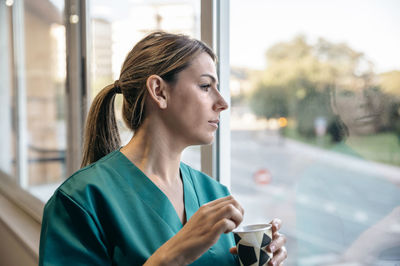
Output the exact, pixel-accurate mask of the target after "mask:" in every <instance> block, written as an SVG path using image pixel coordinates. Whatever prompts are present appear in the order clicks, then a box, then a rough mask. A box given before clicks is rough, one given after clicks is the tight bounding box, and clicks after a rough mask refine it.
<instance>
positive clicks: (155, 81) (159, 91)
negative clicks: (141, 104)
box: [146, 75, 167, 109]
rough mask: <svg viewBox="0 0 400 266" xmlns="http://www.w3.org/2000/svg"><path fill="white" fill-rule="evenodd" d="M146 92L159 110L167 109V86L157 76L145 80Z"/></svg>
mask: <svg viewBox="0 0 400 266" xmlns="http://www.w3.org/2000/svg"><path fill="white" fill-rule="evenodd" d="M146 87H147V91H148V93H149V95H150V97H151V99H152V100H153V102H154V103H155V104H156V105H157V106H158V107H159V108H161V109H165V108H167V91H166V89H167V84H166V83H165V81H164V80H163V79H162V78H161V77H160V76H158V75H151V76H150V77H148V78H147V80H146Z"/></svg>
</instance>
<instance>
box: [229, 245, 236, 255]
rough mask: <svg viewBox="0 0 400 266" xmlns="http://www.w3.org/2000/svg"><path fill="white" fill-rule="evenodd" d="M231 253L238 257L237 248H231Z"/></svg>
mask: <svg viewBox="0 0 400 266" xmlns="http://www.w3.org/2000/svg"><path fill="white" fill-rule="evenodd" d="M229 252H230V253H231V254H233V255H237V254H238V251H237V248H236V247H231V248H230V249H229Z"/></svg>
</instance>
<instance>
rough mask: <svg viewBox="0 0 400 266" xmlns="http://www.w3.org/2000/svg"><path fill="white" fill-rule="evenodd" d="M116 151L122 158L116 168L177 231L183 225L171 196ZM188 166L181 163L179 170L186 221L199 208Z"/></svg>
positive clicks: (147, 203)
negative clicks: (170, 198)
mask: <svg viewBox="0 0 400 266" xmlns="http://www.w3.org/2000/svg"><path fill="white" fill-rule="evenodd" d="M116 152H117V154H118V156H119V157H120V160H118V161H119V164H118V165H119V166H120V167H119V168H118V169H116V170H117V171H118V172H120V174H121V176H123V177H124V178H126V179H127V182H128V183H129V184H131V185H132V188H133V189H134V190H135V191H136V193H137V194H138V195H139V196H140V198H141V199H142V200H143V201H144V202H145V203H146V205H147V206H148V207H149V208H152V209H153V210H154V211H155V212H156V213H157V214H158V215H159V216H160V217H161V218H162V219H163V220H164V221H165V222H166V223H167V224H168V225H169V226H170V227H171V229H172V230H173V231H174V232H175V233H177V232H178V231H179V230H180V229H181V228H182V227H183V225H182V222H181V220H180V218H179V216H178V214H177V212H176V210H175V208H174V206H173V205H172V203H171V201H170V200H169V198H168V197H167V196H166V195H165V194H164V192H162V190H161V189H160V188H158V187H157V185H156V184H154V183H153V181H151V179H150V178H148V177H147V176H146V174H145V173H143V172H142V171H141V170H140V169H139V168H138V167H137V166H136V165H135V164H134V163H133V162H132V161H130V160H129V159H128V158H127V157H126V156H125V155H124V154H123V153H122V152H120V151H119V150H117V151H116ZM186 167H187V166H186V165H184V164H183V163H180V167H179V171H180V174H181V177H182V183H183V199H184V205H185V206H184V208H185V214H186V221H188V220H189V219H190V217H192V215H193V214H194V212H196V211H197V209H198V208H199V203H198V200H197V194H196V191H195V189H194V186H193V182H192V180H191V176H190V172H189V171H188V169H186Z"/></svg>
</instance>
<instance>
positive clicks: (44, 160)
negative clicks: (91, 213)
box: [0, 0, 66, 199]
mask: <svg viewBox="0 0 400 266" xmlns="http://www.w3.org/2000/svg"><path fill="white" fill-rule="evenodd" d="M3 2H4V1H3ZM3 2H2V6H1V10H2V16H1V17H2V20H3V21H2V22H4V23H1V28H2V35H1V41H2V49H3V51H4V54H5V56H4V57H3V56H2V58H1V60H0V61H1V67H2V70H4V71H3V72H2V73H4V75H2V88H1V93H2V96H4V97H1V101H2V104H1V108H2V111H1V114H2V116H4V117H3V118H4V120H3V119H2V120H1V123H2V128H3V129H5V130H4V132H3V133H2V138H1V139H2V145H3V146H2V147H4V149H3V152H1V154H2V155H1V156H2V159H1V164H2V170H4V172H6V173H7V174H9V175H11V176H15V177H17V178H18V182H19V184H20V185H21V186H22V187H24V188H29V191H30V192H32V193H33V194H35V195H36V196H38V197H43V198H44V199H47V197H48V196H47V194H46V193H45V192H43V186H45V187H47V185H49V184H53V185H54V186H56V185H57V184H59V182H60V181H61V180H62V179H63V178H64V177H65V156H64V154H65V149H66V142H65V136H66V127H65V108H66V106H65V61H66V60H65V28H64V25H63V19H62V14H63V5H62V4H61V5H56V4H55V3H53V2H51V1H44V0H42V1H37V2H35V3H32V2H31V1H17V2H15V3H14V2H13V1H5V5H4V3H3ZM3 14H4V16H3ZM10 151H11V152H10Z"/></svg>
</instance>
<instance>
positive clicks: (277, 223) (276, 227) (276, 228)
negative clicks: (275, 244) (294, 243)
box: [270, 218, 282, 233]
mask: <svg viewBox="0 0 400 266" xmlns="http://www.w3.org/2000/svg"><path fill="white" fill-rule="evenodd" d="M270 224H271V225H272V233H275V232H277V231H279V229H281V227H282V221H281V219H278V218H275V219H273V220H272V221H271V222H270Z"/></svg>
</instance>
